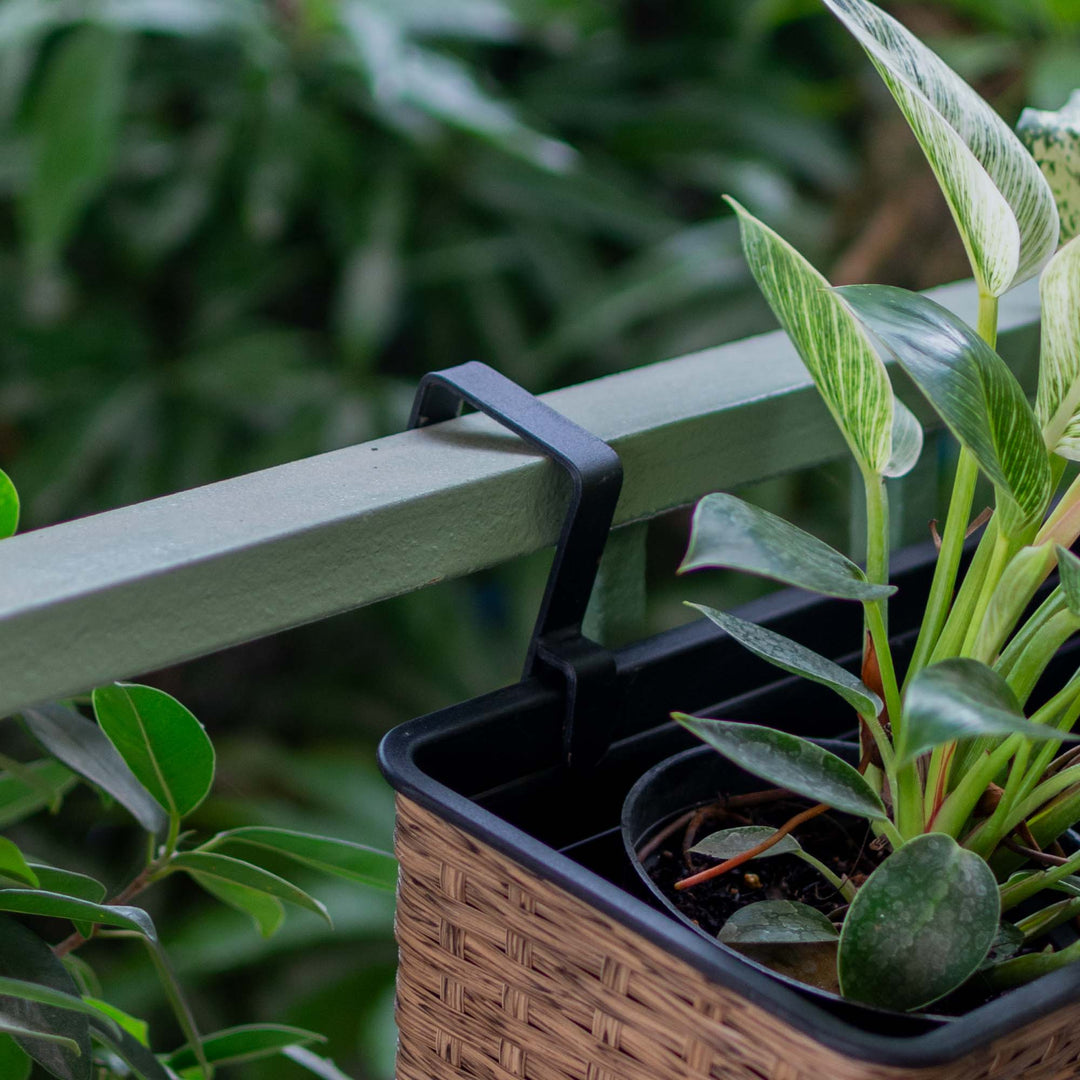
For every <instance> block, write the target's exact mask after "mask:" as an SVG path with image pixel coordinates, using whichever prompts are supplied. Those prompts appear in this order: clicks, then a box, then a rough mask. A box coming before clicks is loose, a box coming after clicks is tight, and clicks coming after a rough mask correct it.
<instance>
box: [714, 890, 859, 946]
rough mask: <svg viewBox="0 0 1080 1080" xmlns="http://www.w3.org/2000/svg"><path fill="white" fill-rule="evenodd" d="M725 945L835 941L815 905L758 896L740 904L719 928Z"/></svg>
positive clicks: (836, 937) (826, 920) (799, 943)
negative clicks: (744, 903) (754, 900)
mask: <svg viewBox="0 0 1080 1080" xmlns="http://www.w3.org/2000/svg"><path fill="white" fill-rule="evenodd" d="M718 936H719V938H720V940H721V941H722V942H723V943H724V944H725V945H803V944H809V943H811V942H817V941H836V940H837V939H838V938H839V936H840V935H839V934H838V933H837V930H836V927H835V926H833V924H832V923H831V922H829V920H828V919H827V918H826V917H825V916H824V915H823V914H822V913H821V912H820V911H818V910H817V908H812V907H810V905H809V904H800V903H798V902H797V901H794V900H761V901H759V902H758V903H756V904H747V905H746V906H745V907H741V908H739V910H738V911H736V912H735V914H734V915H732V916H731V918H730V919H728V921H727V922H726V923H724V925H723V926H722V927H721V928H720V933H719V935H718Z"/></svg>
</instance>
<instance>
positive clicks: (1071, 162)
mask: <svg viewBox="0 0 1080 1080" xmlns="http://www.w3.org/2000/svg"><path fill="white" fill-rule="evenodd" d="M1016 132H1017V134H1018V135H1019V136H1020V138H1021V140H1022V141H1023V143H1024V145H1025V146H1027V147H1028V149H1029V150H1030V151H1031V156H1032V157H1033V158H1035V160H1036V161H1037V162H1038V164H1039V168H1040V169H1042V171H1043V176H1045V177H1046V180H1047V183H1048V184H1049V185H1050V190H1051V191H1052V192H1053V195H1054V201H1055V202H1056V203H1057V208H1058V216H1059V217H1060V218H1061V239H1062V240H1071V239H1072V238H1073V237H1075V236H1080V90H1074V91H1073V92H1072V95H1071V96H1070V97H1069V100H1068V101H1067V102H1066V103H1065V104H1064V105H1063V106H1062V107H1061V108H1060V109H1059V110H1058V111H1057V112H1045V111H1040V110H1038V109H1025V110H1024V111H1023V112H1022V113H1021V114H1020V121H1019V123H1018V124H1017V125H1016Z"/></svg>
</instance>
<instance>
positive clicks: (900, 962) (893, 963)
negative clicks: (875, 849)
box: [837, 833, 1001, 1011]
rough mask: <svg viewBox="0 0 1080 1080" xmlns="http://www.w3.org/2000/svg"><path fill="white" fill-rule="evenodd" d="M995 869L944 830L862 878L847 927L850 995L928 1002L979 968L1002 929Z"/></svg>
mask: <svg viewBox="0 0 1080 1080" xmlns="http://www.w3.org/2000/svg"><path fill="white" fill-rule="evenodd" d="M1000 916H1001V905H1000V902H999V900H998V889H997V882H996V881H995V880H994V875H993V874H992V873H991V872H990V867H988V866H987V865H986V863H985V862H984V861H983V860H982V859H981V858H979V856H978V855H976V854H974V852H971V851H966V850H965V849H964V848H962V847H960V845H959V844H957V843H956V841H955V840H953V839H952V837H949V836H945V835H944V834H942V833H924V834H923V835H921V836H917V837H915V838H914V839H913V840H909V841H908V842H907V843H906V844H905V845H904V846H903V847H902V848H900V850H899V851H894V852H893V853H892V854H891V855H890V856H889V857H888V858H887V859H886V860H885V861H884V862H883V863H882V864H881V865H880V866H879V867H878V868H877V869H876V870H875V871H874V872H873V873H872V874H871V875H870V876H869V877H868V878H867V879H866V881H865V882H864V883H863V885H862V887H861V888H860V889H859V891H858V893H856V895H855V899H854V900H853V901H852V904H851V907H850V909H849V910H848V913H847V917H846V918H845V920H844V927H843V930H842V931H841V933H840V950H839V955H838V960H837V964H838V968H839V973H840V986H841V989H842V991H843V994H844V997H847V998H851V999H852V1000H853V1001H861V1002H863V1003H864V1004H866V1005H876V1006H878V1007H880V1008H884V1009H897V1010H899V1011H906V1010H908V1009H917V1008H919V1007H920V1006H923V1005H928V1004H930V1002H932V1001H937V1000H938V998H941V997H944V996H945V995H946V994H947V993H949V992H950V991H951V990H955V989H956V988H957V987H958V986H960V985H961V984H963V983H964V982H965V981H966V980H967V979H968V978H969V977H970V976H971V975H972V974H974V972H975V971H977V970H978V968H979V966H980V965H981V964H982V962H983V960H984V959H985V958H986V955H987V953H988V952H989V951H990V946H991V945H992V944H993V942H994V938H995V936H996V935H997V932H998V920H999V919H1000Z"/></svg>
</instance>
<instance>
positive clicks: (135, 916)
mask: <svg viewBox="0 0 1080 1080" xmlns="http://www.w3.org/2000/svg"><path fill="white" fill-rule="evenodd" d="M0 911H13V912H16V913H18V914H20V915H46V916H48V917H50V918H53V919H70V920H71V921H72V922H78V923H104V924H105V925H106V926H118V927H120V928H121V929H122V930H135V931H136V932H138V933H140V934H144V935H145V936H146V937H148V938H150V940H151V941H156V940H157V931H156V930H155V929H154V923H153V921H152V920H151V918H150V916H149V915H147V914H146V912H145V911H143V910H142V908H137V907H129V906H126V905H123V904H92V903H91V902H90V901H89V900H79V899H77V898H76V897H73V896H62V895H61V894H60V893H51V892H44V891H43V890H36V889H0Z"/></svg>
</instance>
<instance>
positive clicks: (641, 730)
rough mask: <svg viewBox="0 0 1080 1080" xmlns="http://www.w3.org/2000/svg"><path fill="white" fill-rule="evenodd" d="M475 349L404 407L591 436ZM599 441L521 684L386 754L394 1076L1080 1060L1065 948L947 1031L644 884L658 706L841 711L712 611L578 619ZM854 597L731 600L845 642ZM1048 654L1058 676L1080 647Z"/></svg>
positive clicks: (425, 415) (948, 1067) (685, 1077)
mask: <svg viewBox="0 0 1080 1080" xmlns="http://www.w3.org/2000/svg"><path fill="white" fill-rule="evenodd" d="M467 368H468V370H467V371H466V372H465V375H464V377H461V369H454V370H453V371H451V372H450V373H442V374H441V375H439V376H436V377H434V378H435V380H436V383H435V385H436V389H437V390H438V391H439V394H441V401H439V400H437V401H435V403H434V405H433V403H432V400H431V395H430V393H428V394H427V395H426V396H425V394H423V393H422V394H421V396H420V398H419V399H418V406H417V409H416V410H415V412H414V420H415V421H416V422H425V421H428V420H433V419H438V418H440V417H443V416H446V415H450V414H451V413H452V411H453V409H454V408H456V406H457V400H458V399H460V397H463V396H464V397H466V398H468V399H469V400H471V401H473V402H474V403H475V404H478V405H479V406H480V407H482V408H485V409H486V410H487V411H489V412H491V413H492V415H495V416H497V417H498V418H500V419H502V420H503V421H504V422H506V423H507V424H508V425H509V426H511V427H512V428H513V429H514V430H516V431H518V432H519V433H521V434H524V435H525V436H526V437H527V438H530V439H531V441H533V442H534V443H535V444H538V445H541V446H542V447H544V448H545V449H546V450H547V451H548V452H549V453H551V454H552V456H554V457H556V458H557V459H558V460H559V461H560V462H562V464H564V465H566V466H567V467H568V468H570V471H571V473H573V472H574V467H575V461H574V458H575V456H576V455H578V454H579V452H580V451H581V450H582V447H584V450H585V452H586V456H588V452H590V450H591V445H590V443H589V438H590V437H589V436H587V433H581V432H580V431H579V430H578V429H573V430H572V431H571V432H570V433H569V435H570V436H571V437H569V438H564V437H565V436H567V435H568V433H567V431H566V427H567V422H566V421H565V420H563V419H562V418H559V417H556V418H555V420H554V421H552V420H551V417H550V416H548V415H547V414H549V413H550V410H546V411H545V410H544V409H543V406H540V407H539V411H536V409H535V408H534V406H536V405H538V404H539V403H536V402H535V401H534V400H533V399H531V398H528V395H524V392H523V391H520V390H518V389H517V388H516V387H515V388H512V389H513V391H514V392H515V393H513V394H510V395H509V396H507V395H506V394H505V393H504V391H505V385H504V381H503V380H500V379H498V378H497V377H495V378H494V381H492V378H491V377H490V376H493V373H488V372H487V369H483V368H481V367H480V366H479V365H468V366H467ZM478 368H479V377H478V379H474V378H473V376H476V375H477V369H478ZM470 372H471V374H470ZM430 378H432V377H429V379H430ZM440 380H441V381H440ZM492 394H493V395H494V397H495V398H496V399H497V403H496V406H495V407H492V404H491V401H490V400H486V399H485V398H486V396H488V395H492ZM551 415H552V416H554V414H551ZM523 417H524V419H523ZM537 426H539V427H540V428H541V429H543V431H542V434H541V436H539V437H538V436H537V434H536V428H537ZM571 427H572V426H571ZM579 435H585V440H584V442H583V443H579V444H578V445H577V446H576V447H575V446H574V445H572V444H573V441H574V438H576V437H577V436H579ZM593 442H595V440H593ZM605 449H606V448H605ZM596 460H598V461H600V465H601V467H600V474H602V475H601V476H600V480H599V485H600V489H601V490H600V498H599V500H598V502H596V503H590V488H591V486H592V483H593V481H590V479H589V470H588V468H587V467H586V468H582V469H581V470H580V471H579V472H578V474H577V475H576V477H575V495H574V505H575V506H576V507H577V508H578V510H579V511H580V510H581V508H582V507H587V506H589V505H592V506H593V507H594V509H595V506H596V505H600V506H601V507H602V509H601V510H600V511H599V512H598V513H597V514H596V515H594V518H593V520H592V521H591V523H590V528H589V529H586V530H585V533H586V534H587V535H586V542H585V544H584V547H582V546H581V543H580V541H581V538H582V532H581V531H580V530H579V531H578V532H577V533H575V531H574V528H573V526H574V524H575V523H577V524H580V522H581V517H580V513H575V512H574V511H573V510H572V512H571V515H570V518H569V519H568V524H567V527H566V529H564V533H563V540H562V541H561V544H560V551H559V553H558V554H557V555H556V561H555V569H554V571H553V575H552V581H551V582H549V587H548V594H547V596H546V597H545V603H544V611H543V613H542V614H541V619H540V623H539V624H538V628H537V633H536V635H535V636H534V640H533V644H532V647H531V648H530V652H529V664H528V666H527V670H526V675H525V677H524V678H523V679H522V681H521V682H519V683H517V684H514V685H513V686H509V687H506V688H504V689H503V690H500V691H497V692H495V693H493V694H489V695H486V696H485V697H482V698H478V699H476V700H473V701H469V702H464V703H462V704H460V705H455V706H453V707H451V708H449V709H445V710H442V711H440V712H438V713H435V714H432V715H430V716H427V717H422V718H420V719H418V720H414V721H411V722H409V723H407V724H403V725H401V727H399V728H397V729H395V730H394V731H393V732H391V733H390V734H389V735H388V736H387V737H386V739H385V740H384V741H383V744H382V746H381V747H380V751H379V756H380V764H381V766H382V768H383V771H384V773H385V774H386V776H387V777H388V779H389V780H390V781H391V783H392V784H393V785H394V787H395V788H396V789H397V791H398V793H399V795H398V827H397V839H396V846H397V854H398V858H399V860H400V863H401V874H400V881H399V891H398V915H397V932H398V941H399V946H400V955H401V965H400V970H399V975H398V1002H397V1019H398V1026H399V1051H398V1073H397V1076H398V1080H451V1078H455V1080H456V1078H466V1077H468V1078H479V1077H483V1078H489V1080H511V1078H528V1080H901V1078H904V1080H909V1078H910V1080H916V1078H918V1080H983V1078H985V1080H991V1078H992V1080H1006V1078H1024V1080H1067V1078H1073V1077H1080V1004H1074V1003H1076V1002H1080V965H1072V966H1071V967H1066V968H1064V969H1063V970H1061V971H1058V972H1056V973H1054V974H1052V975H1049V976H1046V977H1044V978H1042V979H1040V980H1038V981H1037V982H1035V983H1033V984H1031V985H1030V986H1026V987H1022V988H1020V989H1017V990H1014V991H1011V992H1010V993H1008V994H1006V995H1003V996H1002V997H1000V998H999V999H998V1000H996V1001H994V1002H992V1003H990V1004H988V1005H984V1006H982V1007H981V1008H979V1009H976V1010H974V1011H973V1012H970V1013H968V1014H967V1015H965V1016H963V1017H961V1018H959V1019H957V1020H954V1021H952V1022H950V1023H947V1024H943V1023H941V1022H939V1021H936V1020H934V1019H932V1018H923V1017H918V1016H912V1017H903V1016H898V1015H896V1014H883V1013H874V1012H872V1011H870V1010H864V1009H860V1008H859V1007H858V1006H852V1005H850V1004H849V1003H846V1002H829V1001H822V1000H819V999H813V998H811V997H808V996H804V995H803V994H801V993H800V992H799V991H798V990H796V989H793V988H792V987H789V986H785V985H782V984H780V983H778V982H777V981H775V980H773V979H771V978H770V977H769V976H768V975H767V974H765V973H763V972H761V971H759V970H758V969H756V968H755V967H753V966H751V965H749V964H747V963H745V962H743V961H742V960H741V959H739V958H738V957H737V956H736V955H735V954H733V953H730V952H728V951H727V950H725V949H722V948H718V947H717V946H715V945H714V944H713V943H711V942H709V941H706V940H705V939H704V938H703V937H702V935H700V934H699V933H697V932H696V931H695V930H693V929H691V928H690V927H688V926H685V925H682V924H680V923H679V922H678V921H676V920H675V919H673V918H672V917H671V916H670V915H668V914H666V913H664V912H662V911H660V910H658V909H657V908H656V907H654V906H653V904H652V903H650V902H649V899H648V896H647V894H646V893H644V891H643V890H642V887H641V885H640V883H639V882H638V881H637V880H636V877H635V876H634V874H633V872H632V871H631V870H630V868H629V866H628V865H627V862H626V859H625V857H624V854H623V849H622V840H621V835H620V832H619V819H620V811H621V808H622V804H623V799H624V798H625V796H626V793H627V792H628V791H629V789H630V788H631V786H632V785H633V784H634V782H635V781H636V780H637V778H638V777H639V776H641V775H642V774H643V773H644V772H645V771H646V770H648V769H649V768H651V767H652V766H653V765H655V764H656V763H657V762H659V761H661V760H663V759H664V758H666V757H668V756H670V755H671V754H673V753H676V752H678V751H681V750H683V749H685V748H686V747H688V746H689V745H690V744H691V742H692V739H691V737H690V736H689V735H688V734H687V733H686V732H684V731H683V730H682V729H681V728H679V727H678V726H677V725H674V724H672V723H670V722H669V721H668V720H667V717H668V715H669V711H670V710H671V708H672V707H678V708H680V709H685V710H688V711H695V712H712V713H714V714H719V715H723V716H725V717H727V718H730V719H735V720H758V721H760V722H764V723H768V724H771V725H773V726H785V727H786V728H787V729H788V730H790V731H793V732H795V733H797V734H802V735H811V736H830V735H835V734H839V733H841V732H840V728H841V727H842V726H843V725H844V723H845V721H844V720H843V718H842V717H840V716H838V715H837V712H836V710H835V709H832V708H830V706H831V700H830V697H829V695H828V692H827V691H825V690H823V689H821V688H814V687H813V686H811V685H809V684H807V683H805V682H798V683H797V681H796V680H792V679H786V680H782V681H780V682H776V681H771V680H774V674H775V673H774V671H773V670H772V669H770V668H768V667H767V666H766V665H764V663H762V662H759V661H756V660H754V659H753V658H752V657H748V656H747V655H746V654H745V653H743V652H741V651H740V650H739V649H738V647H737V646H735V645H734V644H733V643H732V642H731V641H730V639H726V638H724V636H723V635H721V634H720V633H719V631H716V630H715V629H714V628H712V626H711V625H703V624H704V623H705V620H702V622H701V623H697V624H691V625H689V626H686V627H682V628H680V629H678V630H675V631H671V632H669V633H666V634H662V635H659V636H657V637H655V638H652V639H649V640H646V641H643V642H639V643H636V644H634V645H631V646H627V647H626V648H624V649H621V650H619V651H618V652H615V653H611V654H608V653H605V652H604V651H603V650H600V649H598V648H597V647H596V646H594V645H592V644H591V643H588V642H585V641H584V640H583V639H582V638H581V636H580V621H581V615H582V613H583V611H584V602H585V599H586V598H587V597H588V593H589V589H590V588H591V584H592V578H593V575H594V574H595V566H596V559H597V558H598V555H599V551H598V547H597V533H598V531H599V535H600V539H601V540H602V537H603V532H604V531H606V528H607V524H608V523H609V522H610V514H611V510H612V507H613V502H614V498H613V490H614V492H617V490H618V483H617V477H616V480H615V483H614V485H612V484H611V482H610V475H608V473H607V472H606V470H607V469H608V467H609V465H610V459H607V460H606V462H605V460H604V459H603V455H599V456H598V458H597V459H596ZM583 477H584V480H583ZM605 477H606V478H605ZM594 480H595V477H594ZM605 484H606V485H607V487H606V491H605V490H604V486H605ZM605 518H606V520H604V519H605ZM575 537H576V538H577V542H576V544H575ZM590 544H591V545H592V546H591V548H590ZM583 551H584V552H585V554H584V555H582V552H583ZM932 558H933V551H932V549H929V546H928V550H920V551H909V552H905V553H901V554H900V555H899V556H897V558H896V559H895V560H894V565H893V580H894V581H895V582H896V583H897V584H899V585H900V591H899V593H898V594H897V597H896V599H895V601H894V604H893V607H892V608H891V611H890V619H891V625H892V627H893V629H894V631H896V632H897V633H898V634H900V635H901V637H902V635H903V632H904V630H905V629H906V628H911V627H915V626H917V623H918V615H919V603H918V598H919V596H920V593H924V592H925V588H926V585H927V583H928V580H929V570H930V566H931V562H932ZM568 582H569V583H572V588H570V590H569V591H568V592H563V593H561V594H560V588H561V587H563V586H565V585H566V584H567V583H568ZM575 596H576V599H575ZM854 607H855V605H845V604H843V603H842V602H838V601H825V600H821V599H819V598H817V599H808V598H807V597H805V596H795V595H792V594H790V593H779V594H776V595H774V596H772V597H769V598H767V599H766V600H764V601H760V602H758V603H756V604H755V605H752V606H751V608H750V609H748V610H747V611H746V612H745V614H746V615H747V617H749V618H752V619H753V620H754V621H755V622H759V623H764V624H767V625H770V626H771V627H772V628H773V629H775V630H777V631H778V632H780V633H783V634H785V635H788V636H791V637H794V638H796V639H799V638H801V639H803V640H808V639H811V638H812V639H813V640H814V642H815V645H816V647H817V648H818V650H819V651H821V652H822V653H824V654H825V655H829V656H832V657H834V658H837V659H843V655H842V654H843V645H844V643H850V642H851V641H852V640H858V639H859V630H860V628H859V625H858V618H859V616H858V613H857V612H855V611H853V610H852V609H853V608H854ZM1060 662H1062V663H1066V664H1068V663H1071V664H1072V668H1071V669H1070V670H1074V669H1075V664H1076V656H1075V654H1074V655H1072V656H1066V657H1062V658H1061V661H1060ZM796 684H797V685H798V687H799V689H798V690H797V691H796V690H794V689H793V688H794V686H795V685H796ZM793 693H797V694H798V695H799V696H798V698H797V700H793V697H792V694H793ZM883 977H887V973H883Z"/></svg>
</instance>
